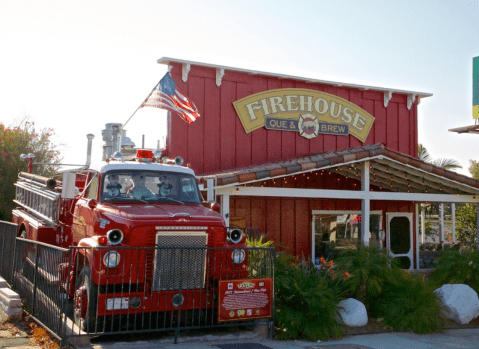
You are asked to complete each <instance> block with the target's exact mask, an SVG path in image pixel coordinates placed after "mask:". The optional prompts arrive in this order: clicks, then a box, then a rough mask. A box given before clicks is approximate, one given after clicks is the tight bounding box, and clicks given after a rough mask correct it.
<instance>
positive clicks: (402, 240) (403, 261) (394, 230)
mask: <svg viewBox="0 0 479 349" xmlns="http://www.w3.org/2000/svg"><path fill="white" fill-rule="evenodd" d="M412 221H413V214H412V213H404V212H397V213H386V241H387V250H388V254H389V255H390V256H391V257H393V259H396V260H398V262H399V264H400V266H401V268H402V269H413V266H414V259H413V255H414V251H413V236H412Z"/></svg>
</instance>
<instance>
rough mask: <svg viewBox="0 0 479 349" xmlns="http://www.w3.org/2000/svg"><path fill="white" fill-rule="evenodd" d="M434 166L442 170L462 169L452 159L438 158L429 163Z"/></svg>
mask: <svg viewBox="0 0 479 349" xmlns="http://www.w3.org/2000/svg"><path fill="white" fill-rule="evenodd" d="M431 163H432V164H433V165H434V166H437V167H441V168H444V169H446V170H453V169H456V168H462V166H461V164H459V162H457V161H456V160H453V159H445V158H439V159H436V160H434V161H432V162H431Z"/></svg>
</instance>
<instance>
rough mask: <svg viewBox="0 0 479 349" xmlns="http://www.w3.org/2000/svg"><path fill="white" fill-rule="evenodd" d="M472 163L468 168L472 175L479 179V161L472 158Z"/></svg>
mask: <svg viewBox="0 0 479 349" xmlns="http://www.w3.org/2000/svg"><path fill="white" fill-rule="evenodd" d="M469 162H470V163H471V165H470V166H469V168H468V170H469V172H470V173H471V175H472V178H475V179H479V161H475V160H470V161H469Z"/></svg>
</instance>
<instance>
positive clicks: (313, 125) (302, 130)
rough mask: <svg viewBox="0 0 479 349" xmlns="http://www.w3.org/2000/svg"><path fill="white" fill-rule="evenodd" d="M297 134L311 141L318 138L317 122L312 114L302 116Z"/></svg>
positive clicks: (316, 118)
mask: <svg viewBox="0 0 479 349" xmlns="http://www.w3.org/2000/svg"><path fill="white" fill-rule="evenodd" d="M298 129H299V134H300V135H301V136H303V137H304V138H307V139H311V138H314V137H317V136H318V131H319V121H318V117H317V116H316V115H313V114H302V115H300V116H299V122H298Z"/></svg>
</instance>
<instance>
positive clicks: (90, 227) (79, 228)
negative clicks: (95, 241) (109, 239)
mask: <svg viewBox="0 0 479 349" xmlns="http://www.w3.org/2000/svg"><path fill="white" fill-rule="evenodd" d="M87 183H88V184H87V187H86V189H85V191H84V193H83V195H82V196H81V197H80V199H78V201H77V203H76V205H75V210H74V211H73V229H72V232H73V244H74V245H77V244H78V241H80V240H81V239H83V238H85V237H88V236H93V235H94V228H95V223H96V214H95V212H94V210H93V209H91V208H90V207H89V206H88V201H90V200H92V199H93V200H96V201H98V187H99V183H100V179H99V175H98V173H90V174H89V175H88V179H87Z"/></svg>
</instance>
